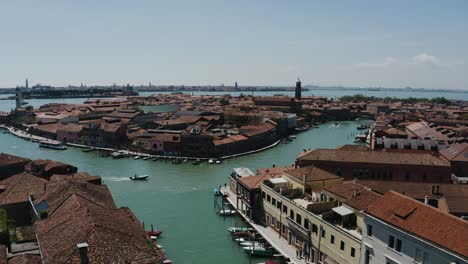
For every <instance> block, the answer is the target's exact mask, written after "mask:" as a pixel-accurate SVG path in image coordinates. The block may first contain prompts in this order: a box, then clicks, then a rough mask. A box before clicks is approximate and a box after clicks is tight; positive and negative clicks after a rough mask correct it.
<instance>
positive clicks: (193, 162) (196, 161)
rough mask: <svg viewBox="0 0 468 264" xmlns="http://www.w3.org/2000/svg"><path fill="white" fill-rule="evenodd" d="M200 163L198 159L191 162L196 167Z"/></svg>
mask: <svg viewBox="0 0 468 264" xmlns="http://www.w3.org/2000/svg"><path fill="white" fill-rule="evenodd" d="M200 163H201V161H200V159H196V160H194V161H192V164H193V165H198V164H200Z"/></svg>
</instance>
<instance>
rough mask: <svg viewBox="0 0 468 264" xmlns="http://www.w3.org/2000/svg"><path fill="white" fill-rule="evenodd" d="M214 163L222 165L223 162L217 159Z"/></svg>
mask: <svg viewBox="0 0 468 264" xmlns="http://www.w3.org/2000/svg"><path fill="white" fill-rule="evenodd" d="M215 163H216V164H221V163H223V160H222V159H217V160H216V161H215Z"/></svg>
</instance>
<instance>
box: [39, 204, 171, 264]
mask: <svg viewBox="0 0 468 264" xmlns="http://www.w3.org/2000/svg"><path fill="white" fill-rule="evenodd" d="M34 227H35V230H36V233H37V237H38V240H39V243H40V245H41V252H42V256H43V259H44V262H45V263H52V264H55V263H65V262H66V263H77V264H78V263H80V260H79V253H78V250H77V244H78V243H83V242H86V243H87V244H88V245H89V247H88V257H89V260H90V263H161V262H162V260H163V259H164V254H163V253H162V252H161V251H160V250H159V249H157V248H156V246H155V244H154V242H153V241H152V240H151V239H150V238H149V237H148V236H147V235H146V233H145V231H144V229H143V226H142V225H141V223H140V222H139V221H138V220H137V219H136V217H135V216H134V215H133V213H132V212H131V211H130V209H128V208H119V209H109V208H103V207H100V206H97V205H95V204H94V203H92V202H90V201H89V200H86V199H85V198H83V197H81V196H77V195H72V196H70V197H69V198H68V199H67V200H66V201H64V203H63V205H62V206H61V209H60V210H59V211H57V213H56V214H55V215H53V216H49V218H47V219H45V220H40V221H37V222H36V223H35V224H34Z"/></svg>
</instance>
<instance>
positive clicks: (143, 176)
mask: <svg viewBox="0 0 468 264" xmlns="http://www.w3.org/2000/svg"><path fill="white" fill-rule="evenodd" d="M148 177H149V175H136V174H135V175H134V176H132V177H130V180H132V181H143V180H146V179H148Z"/></svg>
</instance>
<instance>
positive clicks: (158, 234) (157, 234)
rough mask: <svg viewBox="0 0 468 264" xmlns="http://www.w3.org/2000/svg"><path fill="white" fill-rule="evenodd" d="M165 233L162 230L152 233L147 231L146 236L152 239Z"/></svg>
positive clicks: (152, 231)
mask: <svg viewBox="0 0 468 264" xmlns="http://www.w3.org/2000/svg"><path fill="white" fill-rule="evenodd" d="M162 233H163V232H162V231H161V230H151V231H146V234H148V235H149V236H150V237H151V236H155V237H159V236H160V235H161V234H162Z"/></svg>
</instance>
